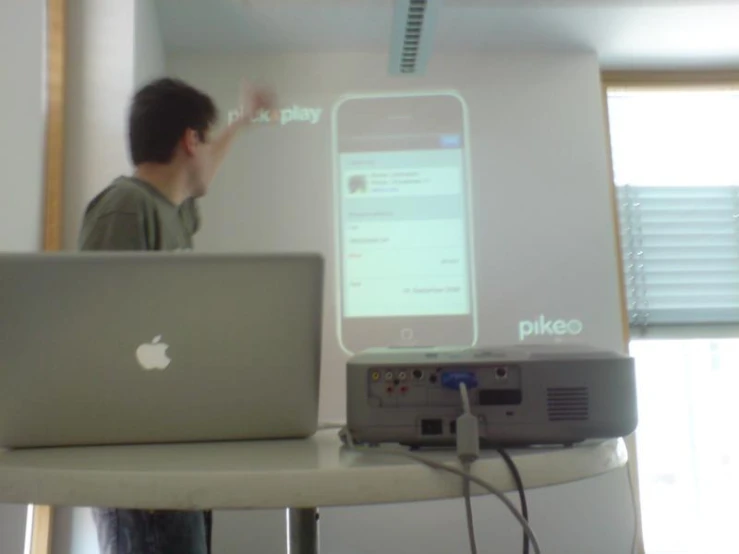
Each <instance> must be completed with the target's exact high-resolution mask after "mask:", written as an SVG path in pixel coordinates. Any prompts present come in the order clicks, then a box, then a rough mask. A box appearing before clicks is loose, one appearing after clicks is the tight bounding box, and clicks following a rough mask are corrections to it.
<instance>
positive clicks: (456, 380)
mask: <svg viewBox="0 0 739 554" xmlns="http://www.w3.org/2000/svg"><path fill="white" fill-rule="evenodd" d="M441 384H442V386H443V387H444V388H447V389H452V390H458V391H459V394H460V396H461V397H462V415H461V416H459V417H458V418H457V422H456V435H457V457H458V458H459V461H460V462H461V463H462V468H463V471H464V472H463V475H464V476H465V479H464V486H463V495H464V508H465V513H466V515H467V531H468V535H469V541H470V552H471V553H472V554H477V541H476V539H475V527H474V522H473V517H472V494H471V491H470V479H471V475H470V474H471V471H472V464H473V463H474V462H475V461H476V460H477V459H478V458H479V457H480V430H479V427H478V422H477V417H475V416H474V415H473V413H472V408H471V406H470V395H469V391H468V389H469V388H474V387H476V386H477V377H476V376H475V374H474V373H470V372H466V371H465V372H462V371H459V372H448V373H442V375H441Z"/></svg>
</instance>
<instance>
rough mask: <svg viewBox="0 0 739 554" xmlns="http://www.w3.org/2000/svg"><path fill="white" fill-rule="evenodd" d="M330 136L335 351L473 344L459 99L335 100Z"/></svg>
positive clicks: (466, 173)
mask: <svg viewBox="0 0 739 554" xmlns="http://www.w3.org/2000/svg"><path fill="white" fill-rule="evenodd" d="M333 133H334V134H333V143H334V185H335V191H334V207H335V212H336V214H335V215H336V217H335V220H336V253H337V256H336V260H337V267H336V269H337V277H338V283H339V287H338V298H337V306H338V314H337V316H338V331H339V341H340V343H341V346H342V348H343V349H344V350H345V351H347V352H348V353H356V352H359V351H361V350H364V349H366V348H371V347H385V346H407V347H411V346H437V345H449V346H456V345H473V344H475V342H476V340H477V318H476V308H475V276H474V260H473V252H474V250H473V242H472V231H471V229H472V224H471V223H472V222H471V208H470V205H471V194H470V189H471V186H470V167H469V161H468V160H469V155H468V150H467V148H468V139H467V114H466V107H465V104H464V101H463V99H462V98H461V97H460V96H459V95H458V94H457V93H455V92H435V93H419V94H412V95H402V94H383V95H362V96H360V95H357V96H345V97H343V98H341V99H340V100H339V101H338V102H337V104H336V105H335V107H334V110H333Z"/></svg>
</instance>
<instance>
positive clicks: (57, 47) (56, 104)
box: [43, 0, 66, 251]
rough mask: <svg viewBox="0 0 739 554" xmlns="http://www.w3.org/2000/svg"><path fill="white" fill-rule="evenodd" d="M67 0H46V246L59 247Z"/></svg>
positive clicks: (62, 174)
mask: <svg viewBox="0 0 739 554" xmlns="http://www.w3.org/2000/svg"><path fill="white" fill-rule="evenodd" d="M65 16H66V0H47V3H46V63H47V67H46V87H47V91H46V101H47V106H46V108H47V112H46V139H45V148H44V154H45V159H44V231H43V237H44V239H43V247H44V250H52V251H54V250H60V249H61V247H62V232H63V222H62V217H63V215H62V214H63V198H64V99H65V75H66V66H65V64H66V18H65Z"/></svg>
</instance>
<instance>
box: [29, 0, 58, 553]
mask: <svg viewBox="0 0 739 554" xmlns="http://www.w3.org/2000/svg"><path fill="white" fill-rule="evenodd" d="M66 4H67V3H66V0H47V1H46V13H45V23H46V28H45V29H44V32H45V33H46V81H45V83H46V136H45V141H44V181H43V187H44V194H43V198H44V205H43V233H42V236H43V249H44V250H45V251H57V250H60V249H61V247H62V232H63V220H62V217H63V200H64V100H65V89H66V53H67V36H66V35H67V25H66V14H67V5H66ZM29 519H30V521H28V522H27V525H30V526H31V532H30V541H31V544H30V545H28V551H29V553H30V554H51V547H52V529H53V523H54V509H53V508H52V507H51V506H32V509H31V517H30V518H29Z"/></svg>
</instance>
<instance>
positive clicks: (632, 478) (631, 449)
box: [601, 84, 645, 554]
mask: <svg viewBox="0 0 739 554" xmlns="http://www.w3.org/2000/svg"><path fill="white" fill-rule="evenodd" d="M601 91H602V98H603V119H604V129H605V140H606V152H607V154H608V155H607V166H608V181H609V184H610V190H611V210H612V213H611V217H612V218H613V240H614V246H615V249H616V267H617V271H618V287H619V301H620V304H621V336H622V341H623V342H622V348H623V351H624V352H628V351H629V341H630V339H631V331H630V328H629V310H628V306H627V302H626V281H625V279H624V264H623V256H622V255H621V228H620V225H619V214H618V199H617V197H616V182H615V181H614V175H613V151H612V149H611V129H610V118H609V115H608V86H607V85H606V84H603V86H602V89H601ZM625 442H626V451H627V452H628V455H629V459H628V462H627V468H626V470H627V471H628V477H629V487H630V488H631V495H632V498H633V499H634V512H635V514H634V515H635V518H634V525H635V529H634V538H635V544H634V552H636V553H638V554H645V549H644V531H643V526H642V517H641V512H642V510H641V495H640V494H639V463H638V454H637V451H636V435H635V434H631V435H629V436H628V437H626V439H625ZM630 552H631V551H630Z"/></svg>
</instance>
